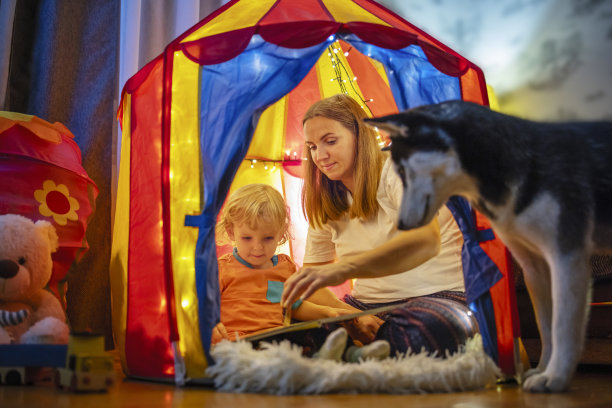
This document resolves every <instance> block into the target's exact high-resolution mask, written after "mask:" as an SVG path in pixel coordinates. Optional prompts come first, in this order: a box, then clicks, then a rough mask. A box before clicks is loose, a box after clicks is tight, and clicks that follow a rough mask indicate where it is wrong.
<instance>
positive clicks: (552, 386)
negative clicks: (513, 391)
mask: <svg viewBox="0 0 612 408" xmlns="http://www.w3.org/2000/svg"><path fill="white" fill-rule="evenodd" d="M535 370H537V369H534V370H529V371H535ZM529 371H528V372H527V373H525V376H526V378H527V379H526V380H525V381H524V382H523V389H525V390H527V391H529V392H562V391H565V390H567V389H568V388H569V383H570V378H566V377H563V376H559V375H550V374H548V373H546V372H543V373H536V372H534V373H531V374H529ZM527 376H528V377H527Z"/></svg>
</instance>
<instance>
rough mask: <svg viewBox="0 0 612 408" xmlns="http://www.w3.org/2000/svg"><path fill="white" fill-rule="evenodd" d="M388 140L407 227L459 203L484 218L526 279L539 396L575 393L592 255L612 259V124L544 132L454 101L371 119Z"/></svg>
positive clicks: (533, 382) (531, 375)
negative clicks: (537, 352)
mask: <svg viewBox="0 0 612 408" xmlns="http://www.w3.org/2000/svg"><path fill="white" fill-rule="evenodd" d="M367 121H368V122H369V124H370V125H376V126H378V127H379V128H382V129H383V130H386V131H388V132H389V134H390V136H391V140H392V144H391V146H390V150H391V157H392V159H393V161H394V164H395V168H396V171H397V172H398V174H399V175H400V177H401V178H402V181H403V183H404V195H403V201H402V205H401V210H400V219H399V222H398V226H399V228H400V229H411V228H416V227H419V226H422V225H424V224H427V223H428V222H430V221H431V220H432V218H433V217H434V215H435V214H436V212H437V210H438V208H440V207H441V206H442V205H443V204H444V203H445V202H446V201H447V200H448V198H449V197H450V196H452V195H461V196H464V197H465V198H467V199H468V200H469V201H470V203H471V204H472V205H473V207H475V208H476V209H477V210H479V211H480V212H482V213H483V214H485V215H486V216H487V217H488V218H489V220H490V221H491V224H492V225H493V229H494V230H495V232H496V233H497V234H498V236H499V237H500V238H501V239H502V241H503V242H504V243H505V244H506V246H507V247H508V249H509V250H510V252H511V253H512V254H513V256H514V257H515V258H516V259H517V261H518V262H519V263H520V265H521V267H522V268H523V270H524V276H525V282H526V285H527V288H528V290H529V294H530V297H531V300H532V303H533V306H534V310H535V314H536V319H537V323H538V328H539V331H540V337H541V340H542V354H541V356H540V361H539V364H538V366H537V367H536V368H534V369H532V370H529V371H527V373H526V374H525V381H524V387H525V388H526V389H527V390H530V391H534V392H547V391H552V392H556V391H562V390H565V389H567V388H568V386H569V384H570V381H571V378H572V376H573V374H574V371H575V368H576V365H577V363H578V359H579V357H580V354H581V351H582V347H583V343H584V336H585V327H586V321H587V317H588V305H589V302H590V282H591V277H590V270H589V268H588V260H589V256H590V255H591V254H592V253H594V252H597V253H611V254H612V123H609V122H591V123H586V122H585V123H539V122H532V121H527V120H522V119H519V118H516V117H513V116H508V115H503V114H500V113H496V112H493V111H491V110H489V109H488V108H486V107H483V106H480V105H476V104H472V103H468V102H462V101H450V102H445V103H441V104H437V105H429V106H422V107H419V108H415V109H412V110H409V111H407V112H404V113H400V114H396V115H390V116H385V117H382V118H374V119H369V120H367Z"/></svg>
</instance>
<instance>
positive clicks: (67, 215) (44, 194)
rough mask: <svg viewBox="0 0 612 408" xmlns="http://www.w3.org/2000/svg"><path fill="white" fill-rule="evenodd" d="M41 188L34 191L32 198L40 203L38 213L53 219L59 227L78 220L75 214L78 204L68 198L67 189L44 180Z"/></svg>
mask: <svg viewBox="0 0 612 408" xmlns="http://www.w3.org/2000/svg"><path fill="white" fill-rule="evenodd" d="M42 187H43V188H42V190H36V191H34V198H36V201H38V202H39V203H40V206H39V207H38V212H40V213H41V214H42V215H43V216H45V217H53V219H54V220H55V222H56V223H57V224H59V225H66V223H67V222H68V220H71V221H76V220H78V219H79V216H78V215H77V213H76V212H77V210H78V209H79V202H78V201H77V200H76V199H75V198H74V197H71V196H70V191H69V190H68V187H66V186H65V185H64V184H58V185H57V186H56V185H55V182H54V181H53V180H45V181H44V182H43V186H42Z"/></svg>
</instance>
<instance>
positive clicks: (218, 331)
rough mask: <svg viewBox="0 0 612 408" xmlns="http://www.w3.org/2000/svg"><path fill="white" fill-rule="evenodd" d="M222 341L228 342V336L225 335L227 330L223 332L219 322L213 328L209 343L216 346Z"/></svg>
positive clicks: (223, 328)
mask: <svg viewBox="0 0 612 408" xmlns="http://www.w3.org/2000/svg"><path fill="white" fill-rule="evenodd" d="M224 339H225V340H229V336H228V335H227V330H225V326H224V325H223V323H221V322H219V323H217V325H216V326H215V327H213V331H212V336H211V339H210V343H211V344H217V343H218V342H220V341H221V340H224Z"/></svg>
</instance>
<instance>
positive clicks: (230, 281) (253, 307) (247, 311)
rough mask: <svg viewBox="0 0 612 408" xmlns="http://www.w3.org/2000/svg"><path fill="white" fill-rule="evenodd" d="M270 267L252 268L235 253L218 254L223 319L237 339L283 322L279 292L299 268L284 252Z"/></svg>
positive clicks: (232, 335)
mask: <svg viewBox="0 0 612 408" xmlns="http://www.w3.org/2000/svg"><path fill="white" fill-rule="evenodd" d="M277 258H278V262H277V264H276V265H275V266H273V267H272V268H269V269H252V268H249V267H248V266H246V265H244V264H242V263H241V262H240V261H238V260H237V259H236V258H235V257H234V256H233V255H232V254H226V255H224V256H222V257H221V258H219V260H218V263H219V289H220V291H221V323H223V325H224V326H225V329H226V330H227V334H228V336H229V338H230V339H231V340H234V339H235V337H236V334H238V335H239V336H243V335H245V334H249V333H253V332H256V331H258V330H263V329H269V328H272V327H278V326H282V325H283V311H282V307H281V305H280V294H281V293H282V288H283V282H285V280H287V278H288V277H289V276H291V274H292V273H294V272H295V271H296V266H295V264H294V263H293V261H292V260H291V258H289V257H288V256H287V255H285V254H279V255H277Z"/></svg>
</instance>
